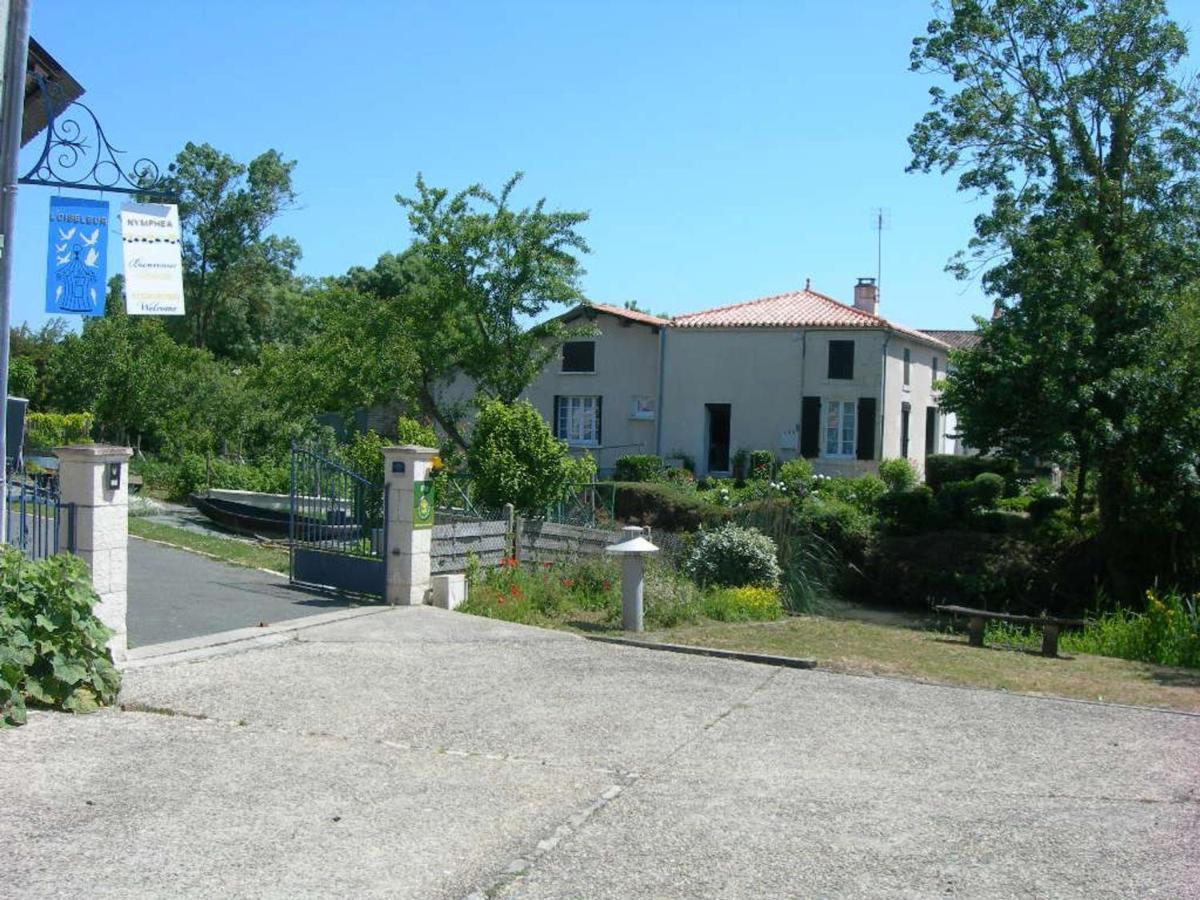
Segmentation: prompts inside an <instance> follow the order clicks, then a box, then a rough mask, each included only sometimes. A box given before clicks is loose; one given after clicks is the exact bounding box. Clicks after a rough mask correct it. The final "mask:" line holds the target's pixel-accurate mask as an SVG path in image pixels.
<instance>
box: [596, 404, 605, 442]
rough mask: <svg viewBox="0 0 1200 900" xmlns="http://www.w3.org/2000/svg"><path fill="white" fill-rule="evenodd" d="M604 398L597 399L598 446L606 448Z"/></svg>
mask: <svg viewBox="0 0 1200 900" xmlns="http://www.w3.org/2000/svg"><path fill="white" fill-rule="evenodd" d="M603 426H604V398H603V397H597V398H596V446H598V447H602V446H604V428H603Z"/></svg>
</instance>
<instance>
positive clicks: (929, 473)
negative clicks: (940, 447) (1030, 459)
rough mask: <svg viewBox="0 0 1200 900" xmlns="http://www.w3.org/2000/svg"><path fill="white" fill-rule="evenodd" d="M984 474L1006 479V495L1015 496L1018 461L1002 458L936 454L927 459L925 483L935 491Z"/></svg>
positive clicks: (972, 479)
mask: <svg viewBox="0 0 1200 900" xmlns="http://www.w3.org/2000/svg"><path fill="white" fill-rule="evenodd" d="M984 472H992V473H995V474H996V475H999V476H1000V477H1001V478H1003V479H1004V484H1005V488H1006V493H1007V494H1009V495H1013V494H1015V493H1016V486H1017V461H1016V460H1015V459H1008V458H1006V457H1001V456H952V455H950V454H946V453H935V454H934V455H932V456H929V457H927V458H926V459H925V483H926V484H927V485H929V486H930V487H931V488H933V489H934V490H935V491H940V490H941V488H942V485H944V484H949V483H950V482H954V481H974V480H975V479H976V478H978V477H979V476H980V475H982V474H983V473H984Z"/></svg>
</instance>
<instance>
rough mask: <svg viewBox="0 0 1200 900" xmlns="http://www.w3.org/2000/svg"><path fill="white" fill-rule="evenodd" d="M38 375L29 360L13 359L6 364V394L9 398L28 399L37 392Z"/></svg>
mask: <svg viewBox="0 0 1200 900" xmlns="http://www.w3.org/2000/svg"><path fill="white" fill-rule="evenodd" d="M37 380H38V373H37V369H36V368H35V367H34V365H33V362H32V361H31V360H28V359H25V358H23V357H20V356H18V357H15V358H14V359H12V360H11V361H10V362H9V364H8V393H9V396H10V397H24V398H26V399H29V398H30V397H31V396H33V394H34V392H35V391H36V390H37Z"/></svg>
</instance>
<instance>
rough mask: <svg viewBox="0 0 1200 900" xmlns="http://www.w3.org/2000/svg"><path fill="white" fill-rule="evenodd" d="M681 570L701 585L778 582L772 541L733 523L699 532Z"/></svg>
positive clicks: (777, 564)
mask: <svg viewBox="0 0 1200 900" xmlns="http://www.w3.org/2000/svg"><path fill="white" fill-rule="evenodd" d="M684 571H686V572H687V574H688V575H689V576H690V577H691V578H692V579H693V580H694V581H696V582H697V583H698V584H702V585H723V586H726V587H742V586H743V585H748V584H755V585H765V586H769V587H773V586H775V585H777V584H778V583H779V562H778V559H777V555H776V549H775V542H774V541H773V540H771V539H770V538H769V537H767V536H766V535H765V534H763V533H762V532H760V531H755V530H754V529H752V528H742V527H741V526H738V525H733V524H729V525H723V526H721V527H720V528H718V529H717V530H716V531H707V532H704V533H703V534H701V535H700V536H699V537H698V538H697V539H696V543H695V545H694V546H693V547H692V552H691V553H690V554H689V555H688V558H687V560H685V562H684Z"/></svg>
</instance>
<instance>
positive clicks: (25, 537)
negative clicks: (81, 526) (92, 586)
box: [4, 472, 75, 560]
mask: <svg viewBox="0 0 1200 900" xmlns="http://www.w3.org/2000/svg"><path fill="white" fill-rule="evenodd" d="M7 490H8V504H7V506H6V509H5V517H6V521H5V526H6V527H5V532H4V534H5V543H7V544H8V545H9V546H11V547H15V548H16V549H18V550H20V551H21V552H22V553H24V554H25V556H26V558H28V559H31V560H34V559H45V558H46V557H47V556H53V555H54V554H55V553H58V552H59V551H60V550H61V551H65V552H68V553H70V552H73V551H74V550H75V504H73V503H65V504H64V503H62V502H61V500H60V498H59V493H58V481H57V479H53V478H41V477H39V478H32V477H29V476H27V475H25V474H24V473H21V472H17V473H12V474H10V475H9V481H8V487H7Z"/></svg>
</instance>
